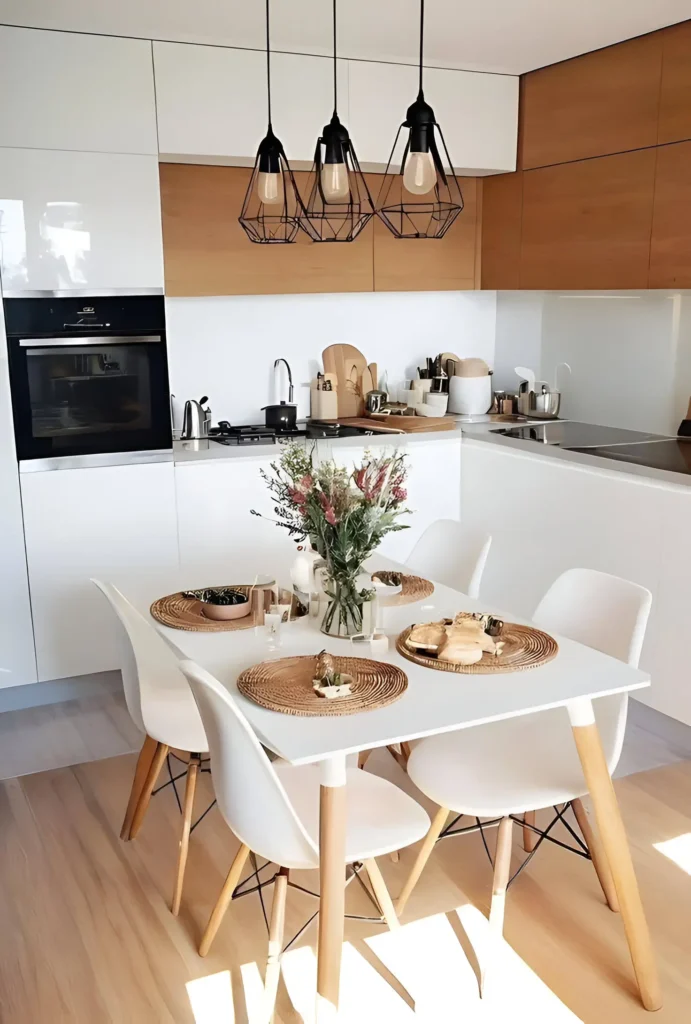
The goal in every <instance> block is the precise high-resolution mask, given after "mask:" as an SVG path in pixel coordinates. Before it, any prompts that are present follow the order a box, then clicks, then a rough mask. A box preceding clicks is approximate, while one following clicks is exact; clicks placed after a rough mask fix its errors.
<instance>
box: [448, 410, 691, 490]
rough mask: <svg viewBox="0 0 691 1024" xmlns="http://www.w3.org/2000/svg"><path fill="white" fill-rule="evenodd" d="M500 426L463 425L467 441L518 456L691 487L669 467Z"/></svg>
mask: <svg viewBox="0 0 691 1024" xmlns="http://www.w3.org/2000/svg"><path fill="white" fill-rule="evenodd" d="M499 428H500V424H497V423H473V424H467V425H465V426H464V428H463V435H464V444H492V445H496V446H498V447H500V448H506V449H510V450H513V451H514V452H516V454H517V455H520V456H523V457H525V458H534V459H555V460H557V461H559V462H567V463H570V464H571V465H576V466H581V467H583V468H584V469H589V470H592V471H594V472H597V473H606V474H607V475H609V476H611V475H612V474H618V475H622V476H626V477H628V478H629V479H635V480H639V481H640V480H644V481H645V482H646V483H649V484H652V485H653V486H664V485H667V486H670V485H671V486H676V487H679V488H682V489H684V490H688V489H689V488H690V487H691V475H689V474H686V473H674V472H670V471H669V470H666V469H656V468H654V467H652V466H637V465H634V464H632V463H628V462H615V461H614V460H612V459H603V458H601V457H600V456H597V455H590V454H586V453H585V452H575V451H569V450H567V449H565V448H558V447H555V446H554V445H549V444H540V443H539V442H537V441H524V440H521V439H519V438H515V437H505V436H504V435H503V434H496V433H492V430H497V429H499Z"/></svg>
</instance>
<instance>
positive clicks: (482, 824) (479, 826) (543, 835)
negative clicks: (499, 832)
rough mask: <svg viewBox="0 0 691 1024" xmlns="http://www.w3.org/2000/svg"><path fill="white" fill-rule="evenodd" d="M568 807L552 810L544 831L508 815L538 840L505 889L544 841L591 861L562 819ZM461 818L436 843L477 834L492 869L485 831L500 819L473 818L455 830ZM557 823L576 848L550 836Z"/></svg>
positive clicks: (447, 828)
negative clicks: (552, 813) (470, 823)
mask: <svg viewBox="0 0 691 1024" xmlns="http://www.w3.org/2000/svg"><path fill="white" fill-rule="evenodd" d="M570 807H571V801H569V802H568V803H566V804H564V806H563V807H562V808H561V810H560V809H559V808H558V807H554V808H553V810H554V812H555V816H554V818H552V820H551V821H550V823H549V825H548V826H547V828H545V829H541V828H538V827H537V825H531V824H529V823H528V822H527V821H524V819H523V818H522V817H521V816H520V815H517V814H510V815H509V817H510V818H511V820H512V821H515V822H516V823H517V824H518V825H521V826H522V827H523V828H527V829H529V830H530V831H531V832H534V833H535V834H536V835H537V836H538V837H539V838H538V841H537V842H536V844H535V846H534V848H533V849H532V850H531V851H530V853H529V854H528V856H527V857H526V858H525V859H524V861H523V863H522V864H521V865H520V866H519V867H518V868H517V869H516V871H515V872H514V873H513V875H512V876H511V878H510V879H509V882H508V884H507V889H508V887H509V886H510V885H511V884H512V883H513V882H515V880H516V879H517V878H518V876H519V875H520V873H521V872H522V871H523V869H524V868H525V867H527V866H528V864H529V863H530V861H531V860H532V859H533V857H534V856H535V854H536V853H537V851H538V850H539V849H540V846H541V845H542V843H543V842H544V841H545V840H546V841H547V842H548V843H554V845H555V846H560V847H561V848H562V850H568V851H569V853H576V854H578V856H579V857H584V858H585V859H586V860H592V857H591V855H590V851H589V850H588V847H587V845H586V843H584V842H583V840H582V839H581V837H580V836H579V835H578V833H577V832H576V831H575V830H574V829H573V828H572V827H571V825H570V824H569V822H568V821H567V820H566V818H565V817H564V815H565V814H566V812H567V811H568V810H569V808H570ZM462 817H463V815H462V814H458V815H456V817H455V818H454V819H453V821H451V822H449V824H448V825H447V826H446V827H445V828H444V829H443V830H442V832H441V833H440V835H439V839H438V840H437V842H440V841H441V840H442V839H447V838H449V837H450V836H460V835H469V834H470V833H471V832H479V833H480V837H481V839H482V845H483V846H484V848H485V853H486V854H487V858H488V860H489V862H490V864H491V865H492V867H494V858H493V857H492V854H491V853H490V849H489V846H488V845H487V839H486V837H485V829H487V828H494V827H496V826H497V825H499V822H500V821H501V820H502V819H501V818H491V819H489V820H488V821H480V819H479V818H475V824H474V825H466V826H465V827H463V828H457V829H455V828H454V825H455V824H456V822H457V821H460V819H461V818H462ZM559 822H561V824H562V825H563V826H564V827H565V828H566V830H567V831H568V832H569V834H570V835H571V836H573V838H574V839H575V841H576V842H577V843H578V847H576V846H571V845H569V843H564V842H562V841H561V839H555V837H554V836H551V835H550V832H551V831H552V829H553V828H554V827H555V826H556V825H557V824H559Z"/></svg>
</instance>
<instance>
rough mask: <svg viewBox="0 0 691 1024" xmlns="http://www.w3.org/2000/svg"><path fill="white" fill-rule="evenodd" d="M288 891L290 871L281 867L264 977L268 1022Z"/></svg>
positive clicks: (278, 971) (273, 1003)
mask: <svg viewBox="0 0 691 1024" xmlns="http://www.w3.org/2000/svg"><path fill="white" fill-rule="evenodd" d="M287 892H288V871H287V869H286V868H279V871H278V874H277V875H276V878H275V880H274V898H273V903H272V904H271V922H270V924H269V955H268V958H267V961H266V975H265V978H264V998H265V1013H264V1020H265V1021H266V1022H267V1024H272V1022H273V1019H274V1010H275V1008H276V995H277V993H278V982H279V979H280V977H281V953H282V952H283V930H284V926H285V919H286V893H287Z"/></svg>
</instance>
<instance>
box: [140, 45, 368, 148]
mask: <svg viewBox="0 0 691 1024" xmlns="http://www.w3.org/2000/svg"><path fill="white" fill-rule="evenodd" d="M153 46H154V67H155V75H156V102H157V109H158V136H159V149H160V152H161V155H162V156H163V157H164V158H166V159H171V158H175V157H182V158H185V159H186V160H189V159H190V158H192V157H197V158H199V159H207V160H209V159H211V160H213V159H216V160H218V161H219V162H222V163H228V164H233V163H237V164H240V165H243V164H251V163H253V162H254V158H255V156H256V153H257V146H258V145H259V143H260V141H261V139H262V138H263V137H264V134H265V132H266V125H267V104H266V58H265V56H264V54H263V53H261V52H258V51H256V50H235V49H231V48H229V47H223V46H195V45H192V44H187V43H163V42H154V44H153ZM338 67H339V76H338V89H339V110H340V112H341V118H342V120H343V122H344V124H346V125H347V123H348V120H347V117H348V67H347V62H346V61H339V62H338ZM271 85H272V88H271V95H272V106H273V111H272V116H273V126H274V131H275V132H276V134H277V135H278V137H279V138H280V140H281V142H282V143H283V145H284V147H285V151H286V154H287V156H288V159H289V160H292V161H295V162H296V163H300V164H302V165H304V166H306V165H308V164H309V165H311V162H312V157H313V156H314V149H315V145H316V141H317V137H318V135H319V133H320V132H321V129H322V127H323V126H324V125H325V124H326V123H327V121H329V120H330V118H331V112H332V110H333V64H332V62H331V60H329V59H328V58H325V57H306V56H302V55H300V54H293V53H275V54H273V55H272V59H271Z"/></svg>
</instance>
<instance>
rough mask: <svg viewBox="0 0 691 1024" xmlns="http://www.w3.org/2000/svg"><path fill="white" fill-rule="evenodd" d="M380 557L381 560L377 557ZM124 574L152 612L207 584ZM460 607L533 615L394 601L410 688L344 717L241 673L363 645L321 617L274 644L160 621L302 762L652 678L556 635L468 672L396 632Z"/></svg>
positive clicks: (450, 599)
mask: <svg viewBox="0 0 691 1024" xmlns="http://www.w3.org/2000/svg"><path fill="white" fill-rule="evenodd" d="M375 563H376V564H375ZM389 567H393V563H391V562H389V561H388V560H386V559H381V558H374V559H372V563H371V568H372V570H374V569H382V568H389ZM113 582H115V583H116V584H117V585H118V586H119V588H120V589H121V590H122V592H123V593H124V594H125V596H126V597H127V598H128V599H129V600H130V601H131V602H132V603H133V604H134V605H135V606H136V607H137V608H138V609H139V610H140V611H141V612H142V613H143V614H144V615H146V616H147V617H149V607H150V605H151V603H152V602H153V601H154V600H155V599H156V598H158V597H162V596H163V595H164V594H170V593H174V592H175V591H178V590H182V589H186V588H189V587H193V586H200V585H201V586H203V585H205V582H206V583H207V584H208V581H199V580H190V579H189V577H188V576H186V577H185V578H182V577H181V576H179V575H178V576H173V577H171V576H168V577H157V578H155V579H149V580H148V581H147V582H146V584H144V585H143V584H141V583H137V584H133V583H132V582H131V581H130V582H129V583H128V582H127V581H125V580H120V581H118V580H117V579H115V580H114V581H113ZM458 611H485V612H492V613H493V614H495V615H499V616H500V617H501V618H503V619H504V620H505V621H507V620H508V621H511V620H513V621H517V622H518V621H520V622H525V620H524V619H519V618H517V617H513V616H511V615H510V614H509V613H507V612H506V611H505V610H501V609H497V608H494V607H492V608H489V607H487V606H486V605H484V604H483V603H482V602H481V601H473V600H471V599H470V598H468V597H465V596H464V595H462V594H460V593H458V592H457V591H455V590H451V589H449V588H448V587H443V586H439V585H438V586H436V587H435V592H434V594H433V595H432V597H431V598H428V599H427V600H425V601H422V602H419V603H417V604H411V605H403V606H399V607H396V608H387V609H386V611H385V619H384V629H385V632H386V633H387V634H388V636H389V648H390V649H389V652H388V654H386V655H385V656H383V657H381V658H380V659H379V660H381V661H389V662H391V663H392V664H394V665H399V666H400V667H401V668H402V669H403V671H404V672H405V673H406V675H407V677H408V689H407V690H406V692H405V693H404V695H403V696H402V697H401V698H400V699H399V700H397V701H396V702H395V703H393V704H390V705H389V706H388V707H385V708H379V709H377V710H375V711H364V712H359V713H358V714H354V715H341V716H337V717H333V718H331V717H315V718H303V717H297V716H293V715H284V714H280V713H279V712H275V711H267V710H266V709H265V708H261V707H259V706H258V705H256V704H254V703H252V701H249V700H247V698H245V697H243V696H242V694H240V693H239V692H238V690H237V687H236V685H235V681H236V679H237V677H238V675H239V674H240V673H241V672H242V671H243V669H246V668H249V667H250V666H251V665H254V664H256V663H257V662H260V661H265V660H275V659H276V658H280V657H288V656H292V655H297V654H317V653H318V652H319V651H320V650H322V649H323V648H326V650H328V651H330V652H331V653H332V654H360V655H361V656H363V657H368V656H369V651H368V649H367V650H360V649H359V648H358V649H357V650H354V649H353V645H352V644H350V642H349V641H348V640H339V639H333V638H331V637H327V636H325V635H324V634H322V633H321V632H320V631H319V622H320V620H319V619H310V618H304V619H300V620H298V621H297V622H293V623H289V624H284V625H283V626H282V627H281V636H282V646H281V648H280V649H279V650H273V651H272V650H270V649H269V646H268V642H267V635H266V630H265V628H264V627H263V626H260V627H256V628H250V629H246V630H236V631H233V632H227V633H200V632H188V631H184V630H178V629H169V628H167V627H164V626H161V625H160V624H159V623H157V622H155V620H154V619H151V621H152V622H153V623H154V624H155V625H156V627H157V628H158V629H159V630H160V631H161V633H162V634H163V635H164V636H165V637H166V639H167V640H168V641H169V642H171V643H172V644H173V645H174V646H175V647H176V648H177V650H178V651H179V652H180V653H181V654H182V655H183V656H184V657H186V658H190V659H192V660H193V661H196V662H197V663H198V664H199V665H201V666H202V667H203V668H205V669H207V670H208V671H209V672H211V673H212V674H213V675H215V676H216V678H217V679H219V680H220V681H221V682H222V683H223V684H224V685H226V686H227V687H228V688H229V689H230V690H231V692H232V693H233V695H234V696H235V698H236V699H237V701H238V703H239V704H240V706H241V707H242V710H243V712H244V714H245V715H246V716H247V718H248V720H249V722H250V724H251V725H252V728H253V729H254V730H255V732H256V733H257V735H258V737H259V739H260V740H261V742H262V743H263V744H264V745H265V746H266V747H268V748H269V749H270V750H273V751H274V752H275V753H276V754H278V755H279V756H280V757H282V758H284V759H285V760H286V761H290V762H291V763H293V764H305V763H308V762H312V761H321V760H323V759H325V758H327V757H332V756H334V755H336V754H343V753H346V754H347V753H354V752H357V751H360V750H368V749H370V748H373V747H382V746H386V745H387V744H390V743H399V742H401V741H404V740H411V739H417V738H419V737H421V736H430V735H434V734H435V733H442V732H449V731H450V730H453V729H461V728H468V727H470V726H474V725H481V724H484V723H486V722H491V721H498V720H499V719H502V718H512V717H515V716H517V715H524V714H529V713H531V712H534V711H541V710H544V709H546V708H553V707H558V706H560V705H561V706H564V707H565V706H566V705H567V704H568V703H569V702H571V701H575V700H578V699H579V698H596V697H603V696H606V695H607V694H613V693H623V692H626V691H630V690H638V689H642V688H643V687H646V686H649V685H650V677H649V676H648V675H647V673H645V672H642V671H640V670H639V669H634V668H630V667H629V666H628V665H625V664H624V663H623V662H621V661H618V660H617V659H615V658H611V657H609V656H608V655H605V654H601V653H600V652H599V651H595V650H592V649H591V648H589V647H584V646H583V645H582V644H578V643H574V642H573V641H572V640H566V639H563V638H560V637H556V639H557V641H558V643H559V653H558V655H557V657H556V658H555V659H554V660H553V661H551V662H549V663H548V664H546V665H543V666H541V667H540V668H535V669H529V670H527V671H522V672H509V673H496V674H491V675H463V674H455V673H450V672H441V671H436V670H433V669H428V668H423V667H422V666H420V665H416V664H414V663H413V662H411V661H408V660H407V659H405V658H402V657H401V656H400V655H399V654H397V653H396V651H395V648H394V643H395V638H396V636H397V634H398V633H400V631H401V630H402V629H404V628H405V627H406V626H409V625H410V624H411V623H413V622H429V621H433V620H435V619H440V618H442V617H444V616H447V617H452V616H453V615H455V614H456V612H458Z"/></svg>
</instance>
